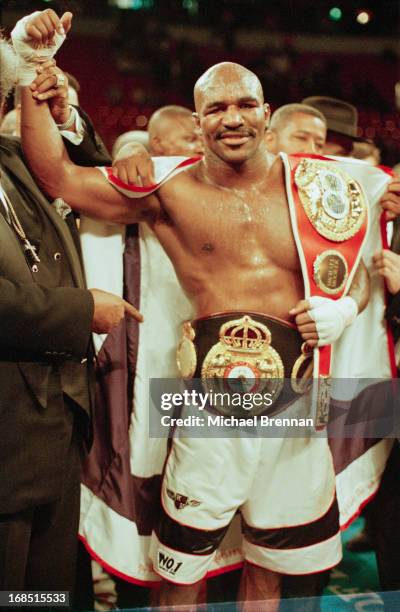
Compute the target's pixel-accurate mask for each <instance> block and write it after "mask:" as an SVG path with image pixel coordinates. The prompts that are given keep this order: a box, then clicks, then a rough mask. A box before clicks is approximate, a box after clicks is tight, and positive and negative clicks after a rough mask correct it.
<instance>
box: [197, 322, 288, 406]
mask: <svg viewBox="0 0 400 612" xmlns="http://www.w3.org/2000/svg"><path fill="white" fill-rule="evenodd" d="M284 375H285V369H284V366H283V363H282V359H281V357H280V355H279V353H278V352H277V351H276V350H275V349H274V348H273V347H272V345H271V332H270V330H269V329H268V327H267V326H266V325H264V324H263V323H259V322H258V321H255V320H254V319H252V318H251V317H250V316H248V315H245V316H244V317H242V318H240V319H236V320H232V321H228V322H227V323H224V324H223V325H222V326H221V328H220V331H219V342H217V343H216V344H214V346H212V347H211V349H210V350H209V351H208V353H207V355H206V357H205V359H204V361H203V365H202V367H201V379H202V381H203V383H204V386H205V387H206V389H207V390H210V388H212V390H213V391H214V392H215V393H224V392H228V393H268V394H269V395H270V397H271V400H272V402H275V401H276V400H277V399H278V397H279V395H280V393H281V391H282V387H283V383H284V380H283V379H284ZM218 408H219V410H220V411H223V405H220V406H219V407H218ZM264 410H265V407H264V406H261V407H260V409H259V410H258V411H257V409H254V407H253V408H252V409H251V411H249V412H250V414H252V415H253V414H258V413H261V412H263V411H264Z"/></svg>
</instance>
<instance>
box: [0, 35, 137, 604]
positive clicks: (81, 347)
mask: <svg viewBox="0 0 400 612" xmlns="http://www.w3.org/2000/svg"><path fill="white" fill-rule="evenodd" d="M0 64H1V66H2V70H1V90H0V94H1V96H0V109H1V108H2V107H3V103H4V100H5V98H6V96H7V94H8V92H9V91H10V89H11V86H12V85H13V83H14V81H15V60H14V56H13V52H12V48H11V47H10V46H9V45H8V43H7V42H6V41H5V40H3V39H0ZM56 121H57V119H56ZM61 127H65V126H61ZM89 140H90V138H89ZM69 149H70V151H71V150H73V147H69ZM77 150H78V149H77ZM78 151H79V150H78ZM90 151H91V157H90ZM100 154H101V152H100V150H99V147H98V143H96V142H92V145H91V144H90V142H89V141H88V136H87V135H86V137H85V135H84V142H83V144H82V146H81V147H80V154H79V155H78V158H79V156H80V158H81V159H82V157H85V156H86V159H87V162H86V163H90V164H92V163H101V162H100V161H99V156H100ZM75 159H77V157H75ZM67 211H68V208H66V207H65V206H63V205H62V206H61V207H60V206H59V207H58V208H57V207H56V206H52V205H51V204H50V203H49V202H48V200H47V199H46V198H45V196H44V195H43V194H42V193H41V192H40V190H39V189H38V187H37V186H36V184H35V182H34V180H33V178H32V177H31V175H30V173H29V170H28V168H27V166H26V164H25V162H24V158H23V155H22V152H21V149H20V143H19V141H18V139H16V138H12V137H4V136H2V137H0V321H1V324H0V388H1V392H0V431H1V441H0V483H1V486H0V590H26V589H31V590H43V591H49V590H65V591H70V592H71V597H72V590H73V585H74V580H75V563H76V548H77V529H78V517H79V489H80V462H81V457H82V455H83V454H84V453H85V450H86V448H87V445H88V444H89V443H90V437H91V432H90V406H91V400H90V396H91V390H90V386H91V385H90V372H91V366H92V362H93V357H92V356H91V350H90V335H91V331H96V332H97V333H107V332H108V331H110V330H111V329H112V327H114V326H115V325H117V324H118V323H119V322H120V320H121V319H122V318H123V317H124V315H125V314H129V315H131V316H134V317H136V318H140V315H139V313H138V312H137V311H136V310H135V309H133V308H132V307H131V306H130V305H129V304H127V303H126V302H124V301H123V300H122V299H121V298H119V297H117V296H114V295H111V294H108V293H105V292H102V291H99V290H96V289H92V290H90V291H89V290H88V289H86V288H85V285H84V278H83V273H82V269H81V265H80V260H79V254H78V251H77V249H76V245H75V242H74V239H73V237H72V235H71V231H70V229H71V230H72V231H74V223H73V218H72V217H71V215H68V214H67Z"/></svg>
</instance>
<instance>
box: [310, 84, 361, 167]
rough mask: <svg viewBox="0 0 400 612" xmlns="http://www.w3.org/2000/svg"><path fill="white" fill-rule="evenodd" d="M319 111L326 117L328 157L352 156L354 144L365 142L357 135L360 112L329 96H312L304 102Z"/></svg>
mask: <svg viewBox="0 0 400 612" xmlns="http://www.w3.org/2000/svg"><path fill="white" fill-rule="evenodd" d="M302 103H303V104H308V105H309V106H312V107H314V108H316V109H318V110H319V111H320V112H321V113H322V114H323V115H324V117H325V119H326V122H327V126H328V133H327V137H326V143H325V147H324V153H325V154H326V155H340V156H342V157H348V156H350V153H351V150H352V148H353V143H354V142H365V138H361V137H360V136H358V135H357V131H358V112H357V109H356V107H355V106H353V105H352V104H349V103H348V102H344V100H338V99H337V98H329V97H327V96H310V97H308V98H304V100H302Z"/></svg>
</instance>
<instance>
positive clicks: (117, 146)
mask: <svg viewBox="0 0 400 612" xmlns="http://www.w3.org/2000/svg"><path fill="white" fill-rule="evenodd" d="M131 142H139V143H140V144H141V145H143V146H144V147H145V149H147V150H149V134H148V132H145V131H144V130H130V131H129V132H124V133H123V134H120V135H119V136H118V138H117V139H116V141H115V142H114V144H113V148H112V152H111V157H112V158H113V159H116V158H117V157H118V155H119V152H120V151H121V149H122V147H124V146H125V145H127V144H129V143H131Z"/></svg>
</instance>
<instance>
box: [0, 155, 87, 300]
mask: <svg viewBox="0 0 400 612" xmlns="http://www.w3.org/2000/svg"><path fill="white" fill-rule="evenodd" d="M6 152H7V149H6ZM1 162H2V164H3V165H4V166H5V167H6V168H7V169H8V170H9V171H10V173H11V174H14V175H15V176H16V177H17V178H18V179H19V180H20V181H21V182H22V183H23V185H24V188H25V189H26V190H27V191H28V192H29V193H30V194H31V197H32V199H33V200H34V201H35V202H36V203H37V204H39V205H40V206H41V207H42V208H43V210H44V212H45V213H46V215H47V216H48V217H49V219H50V220H51V222H52V223H53V225H54V226H55V229H56V231H57V233H58V235H59V237H60V240H61V242H62V244H63V247H64V249H65V252H66V254H67V257H68V259H69V262H70V265H71V272H72V275H73V278H74V281H75V283H76V285H77V287H81V288H82V287H84V286H85V281H84V278H83V273H82V267H81V263H80V260H79V255H78V253H77V251H76V247H75V245H74V241H73V238H72V236H71V233H70V231H69V229H68V226H67V224H66V223H65V221H64V220H63V219H62V218H61V217H60V215H59V214H58V213H57V212H56V210H55V209H54V208H53V207H52V206H51V204H50V203H49V202H48V200H47V199H46V198H45V197H44V195H43V194H42V192H41V191H40V190H39V188H38V186H37V185H36V183H35V182H34V180H33V178H32V176H31V175H30V173H29V172H28V169H27V167H26V166H25V164H24V162H23V161H22V160H21V159H20V157H19V156H16V155H12V156H10V155H2V158H1Z"/></svg>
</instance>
